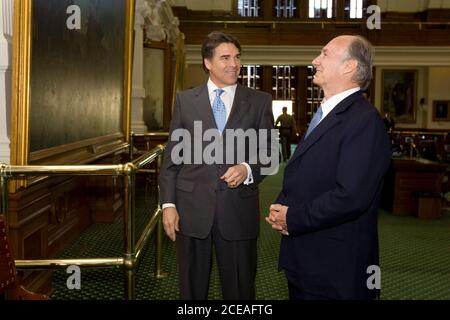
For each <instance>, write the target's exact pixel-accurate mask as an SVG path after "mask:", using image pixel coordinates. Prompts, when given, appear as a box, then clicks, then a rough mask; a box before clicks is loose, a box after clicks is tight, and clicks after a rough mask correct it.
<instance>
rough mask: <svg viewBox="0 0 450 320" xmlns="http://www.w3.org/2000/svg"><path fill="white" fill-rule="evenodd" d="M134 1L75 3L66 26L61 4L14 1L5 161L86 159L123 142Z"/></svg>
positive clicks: (118, 147)
mask: <svg viewBox="0 0 450 320" xmlns="http://www.w3.org/2000/svg"><path fill="white" fill-rule="evenodd" d="M111 2H114V3H111ZM134 3H135V1H134V0H80V1H77V2H76V4H77V5H78V6H79V8H80V9H81V10H80V17H81V24H80V28H79V29H70V28H68V27H67V24H66V21H67V19H68V18H69V17H70V16H71V14H70V13H68V12H69V11H68V10H66V9H67V8H65V7H64V6H68V4H67V2H65V1H48V0H15V1H14V35H13V85H12V112H11V113H12V115H11V117H12V121H11V124H12V128H11V129H12V132H11V164H14V165H28V164H80V163H88V162H90V161H93V160H95V159H98V158H100V157H102V156H104V155H107V154H109V153H112V152H116V151H118V150H121V149H124V148H125V147H126V146H127V145H128V142H129V135H130V117H131V86H132V58H133V43H134V39H133V23H134V22H133V20H134ZM114 4H115V5H114ZM43 64H45V65H43Z"/></svg>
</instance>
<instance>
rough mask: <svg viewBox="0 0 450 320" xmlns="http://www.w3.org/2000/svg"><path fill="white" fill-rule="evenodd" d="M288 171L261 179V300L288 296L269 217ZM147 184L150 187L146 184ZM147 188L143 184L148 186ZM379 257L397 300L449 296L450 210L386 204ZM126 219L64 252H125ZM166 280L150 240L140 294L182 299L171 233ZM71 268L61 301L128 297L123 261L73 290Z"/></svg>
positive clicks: (143, 214) (60, 284)
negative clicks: (398, 210)
mask: <svg viewBox="0 0 450 320" xmlns="http://www.w3.org/2000/svg"><path fill="white" fill-rule="evenodd" d="M281 179H282V174H281V172H280V173H279V174H278V175H276V176H271V177H268V178H267V179H266V180H265V181H264V182H263V184H262V185H261V188H260V190H261V236H260V238H259V241H258V272H257V277H256V295H257V299H270V300H279V299H283V300H284V299H287V297H288V293H287V286H286V281H285V278H284V275H283V274H282V273H280V272H278V270H277V258H278V246H279V241H280V236H279V235H278V233H276V232H273V231H272V230H271V229H270V227H269V226H268V225H267V224H266V223H265V222H264V220H263V218H264V216H265V215H266V214H267V210H268V206H269V205H270V203H271V202H272V201H273V200H274V199H275V197H276V195H277V193H278V191H279V190H280V186H281ZM141 189H143V188H141ZM142 191H143V190H142ZM142 199H143V195H142V194H141V195H138V201H137V203H138V204H139V210H138V221H137V223H136V226H137V229H138V231H139V232H141V230H142V228H143V226H144V224H145V221H147V220H148V215H149V214H150V212H151V211H153V208H152V207H151V206H150V205H149V206H146V205H145V204H144V201H142ZM379 230H380V231H379V233H380V258H381V272H382V275H381V279H382V290H381V299H382V300H392V299H402V300H403V299H408V300H409V299H425V300H428V299H434V300H436V299H450V214H448V213H446V214H444V216H443V217H442V218H441V219H438V220H421V219H417V218H415V217H400V216H392V215H390V214H389V213H386V212H383V211H380V215H379ZM121 248H122V221H121V220H120V221H118V222H117V223H115V224H95V225H92V226H91V227H89V228H88V229H87V230H86V231H85V232H84V233H83V234H82V236H81V237H80V238H79V239H78V240H77V241H75V242H74V243H73V244H72V245H71V246H69V247H68V248H67V249H66V250H65V251H64V252H62V253H61V254H60V256H59V257H61V258H88V257H89V258H90V257H92V258H93V257H114V256H120V254H121ZM163 249H164V253H163V269H164V270H163V271H164V272H167V273H168V276H167V277H166V278H164V279H158V280H156V279H155V278H154V277H153V276H152V272H153V271H154V250H153V246H150V247H149V248H147V249H146V250H145V252H144V253H143V259H142V260H141V261H140V264H139V267H138V270H137V277H136V298H137V299H139V300H173V299H178V289H177V282H178V277H177V269H176V263H175V252H174V246H173V244H172V243H171V242H170V241H169V240H167V238H166V239H165V242H164V247H163ZM68 277H69V274H67V273H66V272H65V270H62V269H59V270H57V271H55V272H54V281H53V287H54V291H53V293H52V295H51V298H52V299H55V300H69V299H106V300H108V299H123V297H124V293H123V292H124V291H123V272H122V271H121V269H119V268H102V269H85V268H82V269H81V289H80V290H76V289H73V290H69V289H68V288H67V286H66V280H67V278H68ZM209 298H210V299H221V292H220V282H219V275H218V272H217V268H216V267H215V265H214V266H213V272H212V276H211V281H210V290H209Z"/></svg>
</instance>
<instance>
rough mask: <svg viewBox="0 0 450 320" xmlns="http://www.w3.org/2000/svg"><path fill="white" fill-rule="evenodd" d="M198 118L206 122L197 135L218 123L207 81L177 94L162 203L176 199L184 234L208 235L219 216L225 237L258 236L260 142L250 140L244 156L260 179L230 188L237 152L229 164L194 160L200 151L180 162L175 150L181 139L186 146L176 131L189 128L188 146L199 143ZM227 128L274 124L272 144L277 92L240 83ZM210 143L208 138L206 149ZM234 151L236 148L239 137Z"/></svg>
mask: <svg viewBox="0 0 450 320" xmlns="http://www.w3.org/2000/svg"><path fill="white" fill-rule="evenodd" d="M194 121H200V122H199V123H201V126H202V129H201V132H200V131H198V129H197V136H198V135H199V133H201V135H202V136H203V133H204V132H205V131H206V130H208V129H212V128H216V124H215V120H214V115H213V113H212V109H211V104H210V100H209V96H208V88H207V86H206V85H202V86H199V87H196V88H193V89H190V90H187V91H183V92H181V93H178V94H177V97H176V100H175V106H174V113H173V118H172V121H171V125H170V135H169V142H168V144H167V148H166V150H165V153H164V160H163V167H162V170H161V175H160V189H161V203H175V205H176V207H177V210H178V213H179V215H180V222H179V227H180V233H181V234H183V235H186V236H190V237H195V238H200V239H203V238H206V237H207V236H208V234H209V232H210V230H211V227H212V224H213V221H214V218H216V223H217V225H218V227H219V230H220V232H221V234H222V236H223V237H224V238H225V239H227V240H245V239H252V238H256V237H257V236H258V233H259V197H258V184H259V182H261V180H262V179H263V178H264V176H263V175H261V172H260V169H261V163H260V162H257V163H253V164H252V161H250V159H252V156H254V154H252V152H251V150H252V147H254V146H250V145H249V143H248V141H247V140H246V142H245V148H244V149H243V150H245V160H244V161H245V162H247V163H248V164H249V165H250V167H251V168H252V174H253V177H254V183H252V184H250V185H248V186H247V185H243V184H241V185H240V186H239V187H237V188H235V189H230V188H228V186H227V184H226V183H225V182H223V181H222V180H221V179H220V177H221V176H222V175H223V174H224V173H225V172H226V170H227V169H228V168H229V167H231V166H233V165H235V164H238V163H240V162H237V160H238V159H236V156H235V157H234V158H235V159H234V161H233V163H228V164H227V163H226V162H225V161H224V163H223V164H216V163H213V164H205V163H204V161H203V160H202V163H201V164H198V163H194V157H195V154H194V152H192V155H191V161H190V163H186V162H183V163H181V164H176V163H174V161H173V159H172V157H171V154H172V150H173V149H174V147H176V146H177V145H178V147H180V141H181V139H180V141H178V140H176V141H171V137H172V133H173V132H174V130H176V129H179V128H182V129H185V130H186V131H187V132H189V134H190V137H188V138H186V139H183V140H182V141H183V143H184V146H188V145H189V143H190V145H191V146H192V148H193V147H194V143H199V142H198V141H196V142H194ZM199 123H197V126H198V124H199ZM225 129H243V130H244V131H246V130H248V129H255V130H257V131H258V129H269V130H267V131H268V132H269V134H268V135H267V140H268V141H266V145H268V146H270V144H269V142H270V129H273V114H272V98H271V96H270V95H269V94H267V93H263V92H259V91H256V90H253V89H250V88H247V87H244V86H241V85H239V84H238V86H237V88H236V93H235V97H234V102H233V106H232V109H231V113H230V116H229V118H228V121H227V124H226V127H225ZM224 132H225V130H224ZM195 138H196V139H197V137H195ZM229 140H231V139H229ZM200 141H202V139H201V140H200ZM226 141H227V134H224V135H223V140H222V142H223V144H224V145H225V143H226ZM210 143H211V142H210V141H202V142H201V144H202V151H203V150H205V147H206V146H208V145H209V144H210ZM258 145H259V143H258ZM258 149H259V146H258ZM222 150H223V155H224V156H223V159H226V155H227V154H226V148H225V147H223V148H222ZM233 151H234V153H235V154H236V151H237V150H236V141H235V147H234V148H233ZM198 156H199V154H198V152H197V157H198ZM197 162H198V161H197Z"/></svg>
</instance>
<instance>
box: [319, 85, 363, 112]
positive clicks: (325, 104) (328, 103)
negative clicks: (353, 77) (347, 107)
mask: <svg viewBox="0 0 450 320" xmlns="http://www.w3.org/2000/svg"><path fill="white" fill-rule="evenodd" d="M359 90H361V88H360V87H355V88H352V89H348V90H345V91H342V92H340V93H338V94H335V95H334V96H332V97H331V98H329V99H327V100H325V99H324V100H322V112H323V115H322V119H323V118H324V117H325V116H326V115H327V114H328V113H330V112H331V110H333V109H334V107H336V106H337V105H338V104H339V103H340V102H341V101H342V100H344V99H345V98H347V97H348V96H350V95H351V94H353V93H355V92H358V91H359Z"/></svg>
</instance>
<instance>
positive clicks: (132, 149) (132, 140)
mask: <svg viewBox="0 0 450 320" xmlns="http://www.w3.org/2000/svg"><path fill="white" fill-rule="evenodd" d="M133 151H134V132H133V131H131V134H130V151H129V152H130V161H133V158H134V156H133Z"/></svg>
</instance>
